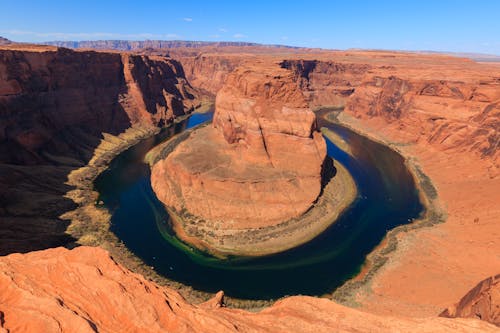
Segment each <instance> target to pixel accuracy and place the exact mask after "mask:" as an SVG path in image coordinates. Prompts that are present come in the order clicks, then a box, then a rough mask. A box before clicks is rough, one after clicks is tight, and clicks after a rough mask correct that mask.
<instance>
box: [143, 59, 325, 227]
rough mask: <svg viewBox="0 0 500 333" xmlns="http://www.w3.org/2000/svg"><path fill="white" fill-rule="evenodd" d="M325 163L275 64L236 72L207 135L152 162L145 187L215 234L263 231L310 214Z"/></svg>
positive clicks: (318, 139) (304, 107) (308, 120)
mask: <svg viewBox="0 0 500 333" xmlns="http://www.w3.org/2000/svg"><path fill="white" fill-rule="evenodd" d="M325 156H326V146H325V142H324V139H323V138H322V136H321V134H320V133H319V132H318V131H317V130H316V120H315V115H314V114H313V113H312V112H311V111H310V109H309V108H308V104H307V102H306V100H305V98H304V96H303V94H302V92H301V91H300V90H299V88H298V86H297V85H296V83H295V82H294V81H293V75H292V73H291V72H289V71H287V70H284V69H280V68H278V67H277V66H276V65H275V64H271V65H269V66H268V67H265V68H262V67H258V68H251V67H242V68H239V69H237V70H235V71H233V72H232V73H231V74H230V76H229V77H228V79H227V81H226V84H225V85H224V87H223V88H222V89H221V90H220V91H219V92H218V94H217V100H216V112H215V115H214V121H213V128H210V127H207V128H203V129H200V130H197V131H195V132H194V133H192V134H191V136H190V137H189V139H187V140H186V141H185V142H183V143H181V144H180V145H179V146H178V147H177V148H176V150H175V151H174V152H173V153H172V154H170V155H169V156H168V157H167V158H166V159H165V160H163V161H160V162H158V163H157V164H156V165H155V166H154V167H153V171H152V186H153V189H154V191H155V192H156V194H157V196H158V198H159V199H160V200H161V201H162V202H163V203H165V205H167V206H168V207H170V208H171V209H174V210H176V211H177V212H182V211H183V210H186V211H187V212H188V213H189V214H191V215H194V216H196V217H199V218H201V219H202V220H205V221H210V222H213V223H218V224H219V226H218V229H219V230H220V229H222V230H228V231H229V230H241V229H251V228H260V227H268V226H272V225H277V224H279V223H282V222H285V221H287V220H290V219H292V218H295V217H298V216H300V215H301V214H303V213H304V212H305V211H307V210H308V209H309V208H310V207H311V205H312V204H313V202H314V201H315V200H316V199H317V197H318V195H319V193H320V191H321V170H322V166H323V162H324V160H325ZM298 161H300V162H298Z"/></svg>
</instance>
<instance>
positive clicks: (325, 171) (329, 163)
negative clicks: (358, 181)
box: [319, 157, 337, 196]
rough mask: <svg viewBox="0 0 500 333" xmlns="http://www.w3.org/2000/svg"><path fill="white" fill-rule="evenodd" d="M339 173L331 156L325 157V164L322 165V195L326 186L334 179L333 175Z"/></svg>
mask: <svg viewBox="0 0 500 333" xmlns="http://www.w3.org/2000/svg"><path fill="white" fill-rule="evenodd" d="M336 174H337V168H335V165H334V164H333V160H332V159H331V158H329V157H327V158H325V160H324V161H323V164H322V165H321V192H320V195H319V196H321V195H322V194H323V190H324V188H325V186H326V185H327V184H328V183H329V182H330V180H332V178H333V177H335V175H336Z"/></svg>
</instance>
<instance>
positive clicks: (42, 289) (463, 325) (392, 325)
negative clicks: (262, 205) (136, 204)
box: [0, 247, 498, 333]
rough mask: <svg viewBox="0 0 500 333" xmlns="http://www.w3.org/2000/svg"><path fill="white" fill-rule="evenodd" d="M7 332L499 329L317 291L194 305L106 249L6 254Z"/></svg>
mask: <svg viewBox="0 0 500 333" xmlns="http://www.w3.org/2000/svg"><path fill="white" fill-rule="evenodd" d="M0 290H2V292H1V293H0V331H2V332H16V333H24V332H29V333H31V332H47V333H51V332H82V333H83V332H179V333H181V332H190V333H191V332H203V333H211V332H283V333H284V332H379V331H383V332H468V333H469V332H496V331H498V328H497V327H495V326H493V325H491V324H488V323H486V322H484V321H480V320H477V319H462V318H457V319H449V318H438V317H432V318H406V317H384V316H377V315H373V314H369V313H365V312H361V311H358V310H355V309H351V308H347V307H344V306H341V305H338V304H336V303H334V302H332V301H329V300H327V299H321V298H313V297H304V296H298V297H289V298H286V299H283V300H281V301H278V302H276V304H274V305H273V306H272V307H270V308H267V309H264V310H262V311H261V312H259V313H251V312H246V311H242V310H234V309H228V308H225V307H223V306H222V303H221V300H222V298H221V296H222V295H221V294H220V293H219V294H218V295H216V296H215V297H214V299H212V300H210V301H208V302H206V303H203V304H200V305H193V304H189V303H188V302H186V301H185V300H184V299H183V298H182V297H181V296H180V295H179V294H178V293H176V292H175V291H172V290H170V289H169V288H166V287H161V286H158V285H157V284H155V283H153V282H151V281H148V280H146V279H144V278H143V277H142V276H140V275H138V274H134V273H132V272H130V271H129V270H127V269H126V268H124V267H122V266H121V265H119V264H118V263H116V262H115V261H114V260H113V259H112V258H111V257H110V256H109V254H108V253H107V252H106V251H104V250H102V249H100V248H91V247H79V248H76V249H73V250H66V249H63V248H56V249H50V250H44V251H38V252H32V253H29V254H24V255H22V254H13V255H9V256H6V257H1V258H0Z"/></svg>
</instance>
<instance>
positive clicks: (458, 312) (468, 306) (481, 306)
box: [440, 274, 500, 327]
mask: <svg viewBox="0 0 500 333" xmlns="http://www.w3.org/2000/svg"><path fill="white" fill-rule="evenodd" d="M440 316H441V317H447V318H458V317H460V318H478V319H481V320H484V321H487V322H489V323H492V324H495V325H497V326H499V327H500V274H499V275H496V276H492V277H489V278H487V279H485V280H483V281H481V282H479V283H478V284H477V286H475V287H474V288H473V289H471V291H469V292H468V293H467V294H466V295H465V296H464V297H462V299H461V300H460V301H459V302H458V303H457V304H455V305H454V306H451V307H449V308H448V309H446V310H444V311H443V312H442V313H441V314H440Z"/></svg>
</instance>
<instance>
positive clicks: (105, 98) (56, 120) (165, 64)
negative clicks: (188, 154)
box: [0, 49, 194, 255]
mask: <svg viewBox="0 0 500 333" xmlns="http://www.w3.org/2000/svg"><path fill="white" fill-rule="evenodd" d="M123 59H125V60H126V61H128V63H127V64H125V63H124V61H123ZM0 65H3V66H0V78H2V79H1V81H0V255H6V254H9V253H13V252H28V251H33V250H40V249H46V248H50V247H56V246H68V245H71V246H74V241H75V239H74V238H72V237H71V236H70V235H68V234H67V232H66V231H67V228H68V225H69V221H65V220H63V219H61V218H60V216H61V214H63V213H65V212H67V211H71V210H73V209H75V208H76V204H75V203H74V202H73V200H71V199H69V198H66V197H65V195H66V193H67V192H68V191H70V190H72V189H73V188H72V187H71V186H69V185H67V181H68V175H69V174H70V173H71V172H72V171H74V170H76V169H79V168H81V167H82V166H84V165H86V164H87V163H88V162H89V161H90V160H91V159H92V157H93V156H94V153H95V151H96V148H97V147H98V146H99V145H100V143H101V142H102V140H103V139H104V135H103V133H109V134H113V135H118V134H120V133H122V132H124V131H125V130H127V129H128V128H130V127H131V126H132V124H137V123H141V124H143V123H144V125H147V126H157V125H162V124H165V123H167V122H169V121H171V120H172V117H173V116H176V115H179V114H182V113H183V112H184V110H185V108H186V109H189V107H186V103H183V102H185V99H186V98H187V99H190V102H192V99H193V98H194V96H193V95H192V94H191V93H190V89H191V87H190V86H189V84H188V83H187V81H185V78H184V73H183V71H182V67H180V65H179V64H178V63H177V62H175V61H173V60H170V59H159V60H158V59H157V60H151V59H148V58H146V57H139V56H130V57H125V58H122V56H121V55H120V54H118V53H98V52H92V51H86V52H75V51H71V50H68V49H58V50H57V51H50V52H26V51H18V50H3V51H0ZM132 66H135V71H134V72H132V73H130V72H127V70H129V67H132ZM155 66H156V67H155ZM153 67H155V68H156V69H155V68H153ZM179 67H180V68H179ZM148 78H150V80H149V81H148ZM130 80H132V81H135V82H139V87H140V90H141V91H140V93H139V95H138V96H136V95H137V93H135V94H131V92H130ZM132 84H133V83H132ZM177 88H179V89H177ZM160 95H161V96H160ZM165 96H167V97H168V99H167V97H165ZM160 97H163V98H164V100H163V99H161V98H160ZM137 98H143V99H145V102H146V110H141V109H140V106H139V104H138V103H137ZM151 100H155V101H160V102H161V103H160V104H161V105H159V106H158V107H157V106H156V104H155V105H153V104H152V103H151V102H150V101H151ZM191 108H192V106H191ZM99 149H101V148H99Z"/></svg>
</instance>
